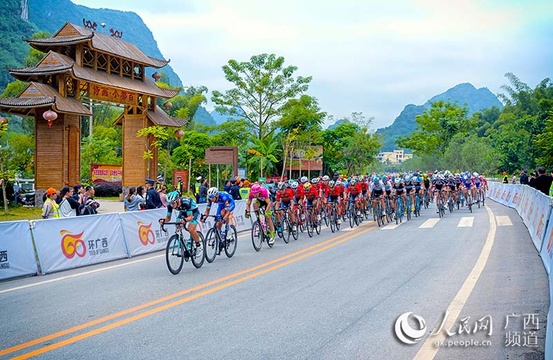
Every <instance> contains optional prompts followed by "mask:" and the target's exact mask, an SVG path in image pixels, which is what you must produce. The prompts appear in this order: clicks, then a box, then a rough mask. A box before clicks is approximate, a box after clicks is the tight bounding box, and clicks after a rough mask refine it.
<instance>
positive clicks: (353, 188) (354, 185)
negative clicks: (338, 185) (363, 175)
mask: <svg viewBox="0 0 553 360" xmlns="http://www.w3.org/2000/svg"><path fill="white" fill-rule="evenodd" d="M347 191H348V195H349V201H350V202H354V201H355V206H356V207H357V211H358V215H359V214H360V213H361V184H360V183H359V182H358V181H357V179H355V178H354V179H351V180H350V182H349V186H348V189H347Z"/></svg>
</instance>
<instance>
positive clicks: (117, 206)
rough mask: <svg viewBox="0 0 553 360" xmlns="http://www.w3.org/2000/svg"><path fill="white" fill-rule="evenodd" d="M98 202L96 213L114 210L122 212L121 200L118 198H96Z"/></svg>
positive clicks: (106, 212)
mask: <svg viewBox="0 0 553 360" xmlns="http://www.w3.org/2000/svg"><path fill="white" fill-rule="evenodd" d="M96 201H98V202H99V203H100V207H99V208H98V214H108V213H114V212H123V211H125V210H124V208H123V202H122V201H119V200H102V199H96Z"/></svg>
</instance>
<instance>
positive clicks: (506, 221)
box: [495, 215, 513, 226]
mask: <svg viewBox="0 0 553 360" xmlns="http://www.w3.org/2000/svg"><path fill="white" fill-rule="evenodd" d="M495 220H496V221H497V226H513V223H512V222H511V219H510V218H509V216H508V215H500V216H496V217H495Z"/></svg>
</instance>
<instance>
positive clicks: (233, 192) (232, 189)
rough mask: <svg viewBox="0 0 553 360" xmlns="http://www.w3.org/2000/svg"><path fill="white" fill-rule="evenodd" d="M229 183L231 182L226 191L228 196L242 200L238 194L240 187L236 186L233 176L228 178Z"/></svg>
mask: <svg viewBox="0 0 553 360" xmlns="http://www.w3.org/2000/svg"><path fill="white" fill-rule="evenodd" d="M230 183H231V186H230V189H229V191H228V193H229V194H230V196H232V198H233V199H234V200H242V197H241V196H240V187H239V186H238V184H237V182H236V179H235V178H232V179H230Z"/></svg>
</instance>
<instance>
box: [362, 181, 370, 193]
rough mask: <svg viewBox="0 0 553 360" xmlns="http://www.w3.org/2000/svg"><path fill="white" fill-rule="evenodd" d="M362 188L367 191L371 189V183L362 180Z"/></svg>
mask: <svg viewBox="0 0 553 360" xmlns="http://www.w3.org/2000/svg"><path fill="white" fill-rule="evenodd" d="M361 190H362V191H363V192H364V193H365V192H367V190H369V184H368V183H367V182H366V181H361Z"/></svg>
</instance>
